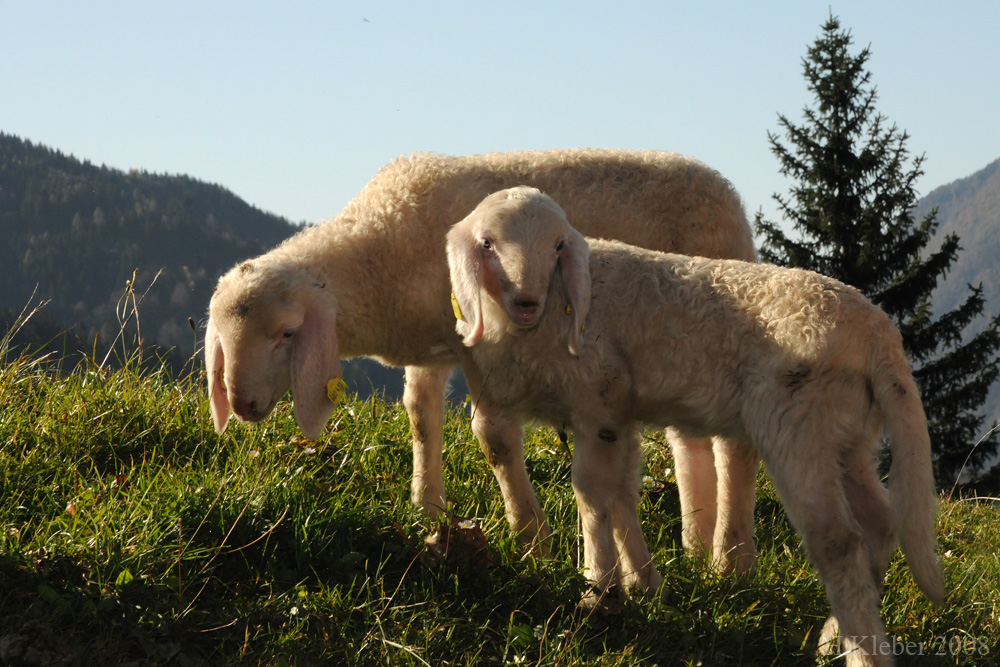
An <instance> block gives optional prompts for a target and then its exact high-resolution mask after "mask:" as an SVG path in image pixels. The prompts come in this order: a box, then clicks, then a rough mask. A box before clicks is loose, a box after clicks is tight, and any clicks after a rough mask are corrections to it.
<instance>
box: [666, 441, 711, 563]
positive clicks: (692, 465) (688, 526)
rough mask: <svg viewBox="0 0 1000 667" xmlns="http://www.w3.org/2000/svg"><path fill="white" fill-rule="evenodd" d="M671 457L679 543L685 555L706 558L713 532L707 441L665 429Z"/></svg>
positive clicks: (709, 448)
mask: <svg viewBox="0 0 1000 667" xmlns="http://www.w3.org/2000/svg"><path fill="white" fill-rule="evenodd" d="M666 434H667V441H668V442H669V443H670V449H671V451H672V452H673V456H674V473H675V474H676V476H677V491H678V494H679V495H680V501H681V541H682V543H683V545H684V549H685V550H687V551H688V552H691V553H694V554H698V555H701V556H708V555H710V551H711V549H712V543H713V542H712V540H713V535H714V533H715V519H716V499H715V494H716V479H715V458H714V456H713V454H712V441H711V439H709V438H688V437H686V436H684V435H682V434H681V433H680V432H679V431H677V430H676V429H673V428H668V429H667V430H666Z"/></svg>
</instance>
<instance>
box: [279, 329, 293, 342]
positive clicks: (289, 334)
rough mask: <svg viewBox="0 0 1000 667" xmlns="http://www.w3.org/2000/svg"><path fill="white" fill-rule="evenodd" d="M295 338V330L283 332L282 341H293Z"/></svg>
mask: <svg viewBox="0 0 1000 667" xmlns="http://www.w3.org/2000/svg"><path fill="white" fill-rule="evenodd" d="M293 338H295V329H288V330H286V331H283V332H281V340H291V339H293Z"/></svg>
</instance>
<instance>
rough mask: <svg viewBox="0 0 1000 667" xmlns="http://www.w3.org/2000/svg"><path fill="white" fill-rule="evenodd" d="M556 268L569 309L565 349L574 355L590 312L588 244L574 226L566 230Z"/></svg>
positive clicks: (579, 346)
mask: <svg viewBox="0 0 1000 667" xmlns="http://www.w3.org/2000/svg"><path fill="white" fill-rule="evenodd" d="M559 270H560V272H561V273H562V281H563V287H565V289H566V298H567V299H569V304H570V306H571V307H572V309H573V322H572V323H571V324H570V329H569V352H570V354H572V355H573V356H574V357H575V356H579V354H580V349H581V347H582V343H581V335H582V334H583V324H584V322H585V321H586V319H587V313H589V312H590V245H589V244H588V243H587V240H586V239H585V238H583V235H582V234H581V233H580V232H578V231H576V230H575V229H570V235H569V239H567V241H566V245H565V246H563V249H562V252H561V253H560V255H559Z"/></svg>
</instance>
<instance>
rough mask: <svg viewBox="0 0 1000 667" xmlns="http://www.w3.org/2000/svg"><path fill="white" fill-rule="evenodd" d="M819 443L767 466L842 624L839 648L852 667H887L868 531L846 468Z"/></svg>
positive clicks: (791, 447)
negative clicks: (850, 495) (852, 498)
mask: <svg viewBox="0 0 1000 667" xmlns="http://www.w3.org/2000/svg"><path fill="white" fill-rule="evenodd" d="M800 435H801V434H800ZM814 438H815V439H814V445H811V446H809V447H799V448H798V449H797V450H796V447H795V445H794V444H788V445H787V446H786V447H784V448H782V449H783V453H784V454H785V455H784V456H781V457H773V458H772V459H768V458H767V457H765V464H766V465H767V467H768V470H769V472H770V473H771V477H772V479H773V481H774V487H775V490H776V491H777V492H778V496H779V497H780V498H781V500H782V503H783V504H784V507H785V512H786V514H787V515H788V518H789V519H790V520H791V522H792V525H794V526H795V528H796V530H797V531H798V532H799V534H800V535H801V536H802V540H803V543H804V545H805V549H806V553H807V554H808V555H809V558H810V560H811V561H812V563H813V565H814V566H815V567H816V570H817V572H818V573H819V578H820V580H821V581H822V582H823V584H824V586H825V587H826V593H827V598H828V599H829V601H830V607H831V610H832V612H833V616H834V617H836V618H837V619H838V620H839V622H840V634H841V636H840V643H839V646H837V648H838V649H839V651H843V652H847V665H848V667H874V666H883V667H887V666H888V665H890V664H891V662H892V660H891V655H885V654H884V653H882V652H880V650H879V649H880V647H882V646H884V645H886V633H885V626H884V624H883V622H882V619H881V617H880V615H879V607H880V605H879V602H880V588H879V587H877V586H876V585H875V582H874V580H873V578H872V576H871V573H872V571H873V565H872V559H871V555H870V553H869V549H868V545H867V544H866V530H865V529H864V528H862V526H861V524H860V523H859V522H858V521H857V519H856V518H855V516H854V512H853V511H852V507H851V504H850V502H849V501H848V499H847V496H846V493H845V488H844V484H843V477H842V475H841V474H840V472H839V471H840V465H841V463H840V461H838V460H837V459H836V457H835V456H831V455H830V454H831V453H832V452H833V451H834V448H833V447H832V446H830V444H829V443H824V442H823V437H822V436H820V435H814ZM788 452H796V453H795V455H794V456H791V455H789V454H788Z"/></svg>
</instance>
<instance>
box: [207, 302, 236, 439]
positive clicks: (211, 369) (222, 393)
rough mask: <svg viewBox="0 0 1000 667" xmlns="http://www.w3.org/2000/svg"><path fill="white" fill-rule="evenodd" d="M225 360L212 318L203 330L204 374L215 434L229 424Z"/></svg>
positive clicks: (220, 340)
mask: <svg viewBox="0 0 1000 667" xmlns="http://www.w3.org/2000/svg"><path fill="white" fill-rule="evenodd" d="M225 369H226V358H225V355H223V353H222V339H221V338H220V337H219V330H218V328H216V326H215V323H214V322H213V321H212V317H211V316H209V318H208V326H207V327H206V328H205V372H206V373H207V374H208V399H209V401H208V404H209V406H210V407H211V409H212V423H213V424H214V425H215V432H216V433H219V434H221V433H222V432H223V431H225V430H226V425H227V424H228V423H229V415H230V411H229V398H228V397H227V396H226V381H225V377H224V373H225Z"/></svg>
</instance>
